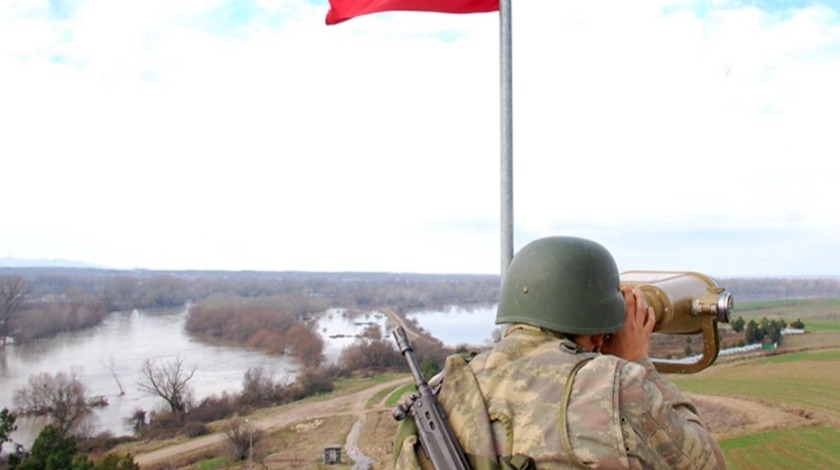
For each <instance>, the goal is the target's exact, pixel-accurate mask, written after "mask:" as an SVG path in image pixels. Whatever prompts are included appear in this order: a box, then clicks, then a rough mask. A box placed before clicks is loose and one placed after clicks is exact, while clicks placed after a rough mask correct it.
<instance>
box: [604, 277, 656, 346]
mask: <svg viewBox="0 0 840 470" xmlns="http://www.w3.org/2000/svg"><path fill="white" fill-rule="evenodd" d="M621 293H622V294H624V304H625V308H624V328H622V329H621V331H619V332H618V333H615V334H614V335H612V336H611V337H610V338H609V339H607V340H606V341H605V342H604V345H603V346H602V347H601V352H603V353H604V354H612V355H613V356H618V357H620V358H622V359H626V360H628V361H636V360H638V359H641V358H643V357H645V356H647V354H648V347H649V346H650V337H651V336H652V335H653V327H654V326H655V325H656V316H655V315H654V313H653V308H652V307H648V306H647V302H646V301H645V296H644V294H642V292H641V291H639V290H633V289H631V288H629V287H622V288H621Z"/></svg>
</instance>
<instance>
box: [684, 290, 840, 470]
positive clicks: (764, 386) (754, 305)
mask: <svg viewBox="0 0 840 470" xmlns="http://www.w3.org/2000/svg"><path fill="white" fill-rule="evenodd" d="M738 315H741V316H743V317H744V318H745V319H749V318H752V319H759V318H762V317H767V318H784V319H785V320H786V321H788V322H791V321H793V320H795V319H797V318H800V319H802V320H803V321H804V322H805V325H806V327H805V329H806V331H807V334H804V335H791V336H788V337H785V339H784V341H783V343H782V345H781V347H780V348H779V350H778V351H776V352H774V353H771V354H770V355H764V353H758V354H756V355H752V356H750V357H748V358H743V357H742V358H734V359H729V358H727V359H725V360H722V361H719V363H718V364H716V365H715V366H713V367H711V368H709V369H707V370H705V371H703V372H701V373H699V374H695V375H691V376H671V377H670V378H671V379H672V380H673V381H674V382H675V383H676V384H677V385H678V386H679V387H680V389H681V390H684V391H685V392H687V393H689V394H691V395H692V396H696V397H698V407H699V408H700V412H701V415H703V414H704V413H705V414H706V415H705V416H701V417H702V418H704V419H705V420H706V422H707V425H708V426H709V427H710V428H711V430H712V431H713V432H714V433H715V434H716V435H717V436H718V438H719V441H720V444H721V447H722V449H723V451H724V453H725V455H726V458H727V462H728V464H729V468H733V469H753V468H762V469H773V468H780V469H781V468H840V373H838V372H837V371H840V300H838V299H827V300H826V299H815V300H800V301H791V300H785V301H768V302H751V303H745V304H744V305H741V306H740V308H739V309H738V311H736V313H735V316H738ZM738 416H744V418H743V419H742V420H738V419H737V417H738ZM732 420H734V422H731V421H732Z"/></svg>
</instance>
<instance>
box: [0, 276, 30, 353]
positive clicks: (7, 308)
mask: <svg viewBox="0 0 840 470" xmlns="http://www.w3.org/2000/svg"><path fill="white" fill-rule="evenodd" d="M28 293H29V283H28V282H26V281H24V280H23V278H22V277H20V276H0V327H2V332H0V333H2V334H3V348H5V347H6V340H7V339H8V337H9V322H10V321H11V319H12V316H13V315H14V314H15V313H17V311H18V309H19V308H20V306H21V305H22V304H23V301H24V300H25V299H26V295H27V294H28Z"/></svg>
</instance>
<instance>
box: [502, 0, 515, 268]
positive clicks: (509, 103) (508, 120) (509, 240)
mask: <svg viewBox="0 0 840 470" xmlns="http://www.w3.org/2000/svg"><path fill="white" fill-rule="evenodd" d="M510 3H511V0H499V22H500V25H499V38H500V47H499V51H500V57H499V69H500V75H501V83H500V88H501V94H500V96H501V172H500V175H501V220H500V225H501V238H502V240H501V242H502V244H501V246H502V269H501V277H502V279H504V277H505V272H506V271H507V267H508V265H510V262H511V260H512V259H513V68H512V56H513V54H512V49H513V47H512V46H513V41H512V40H511V37H512V35H511V5H510Z"/></svg>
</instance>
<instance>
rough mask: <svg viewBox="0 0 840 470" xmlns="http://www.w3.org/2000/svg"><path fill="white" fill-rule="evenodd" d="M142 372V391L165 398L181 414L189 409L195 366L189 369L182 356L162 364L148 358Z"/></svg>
mask: <svg viewBox="0 0 840 470" xmlns="http://www.w3.org/2000/svg"><path fill="white" fill-rule="evenodd" d="M140 374H141V376H140V380H139V381H138V382H137V386H138V387H139V388H140V390H141V391H142V392H145V393H148V394H149V395H153V396H156V397H160V398H163V400H164V401H166V403H167V404H168V405H169V409H170V411H172V413H175V414H178V415H180V414H183V413H185V412H186V411H187V405H188V404H189V403H188V400H189V395H190V390H189V387H188V383H189V381H190V380H191V379H192V378H193V375H195V367H193V368H192V369H188V368H187V367H186V366H185V365H184V359H183V358H181V357H176V358H175V359H173V360H172V361H167V362H164V363H163V364H160V365H155V364H154V363H153V362H152V361H151V359H147V360H146V362H144V363H143V368H142V369H141V370H140Z"/></svg>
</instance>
